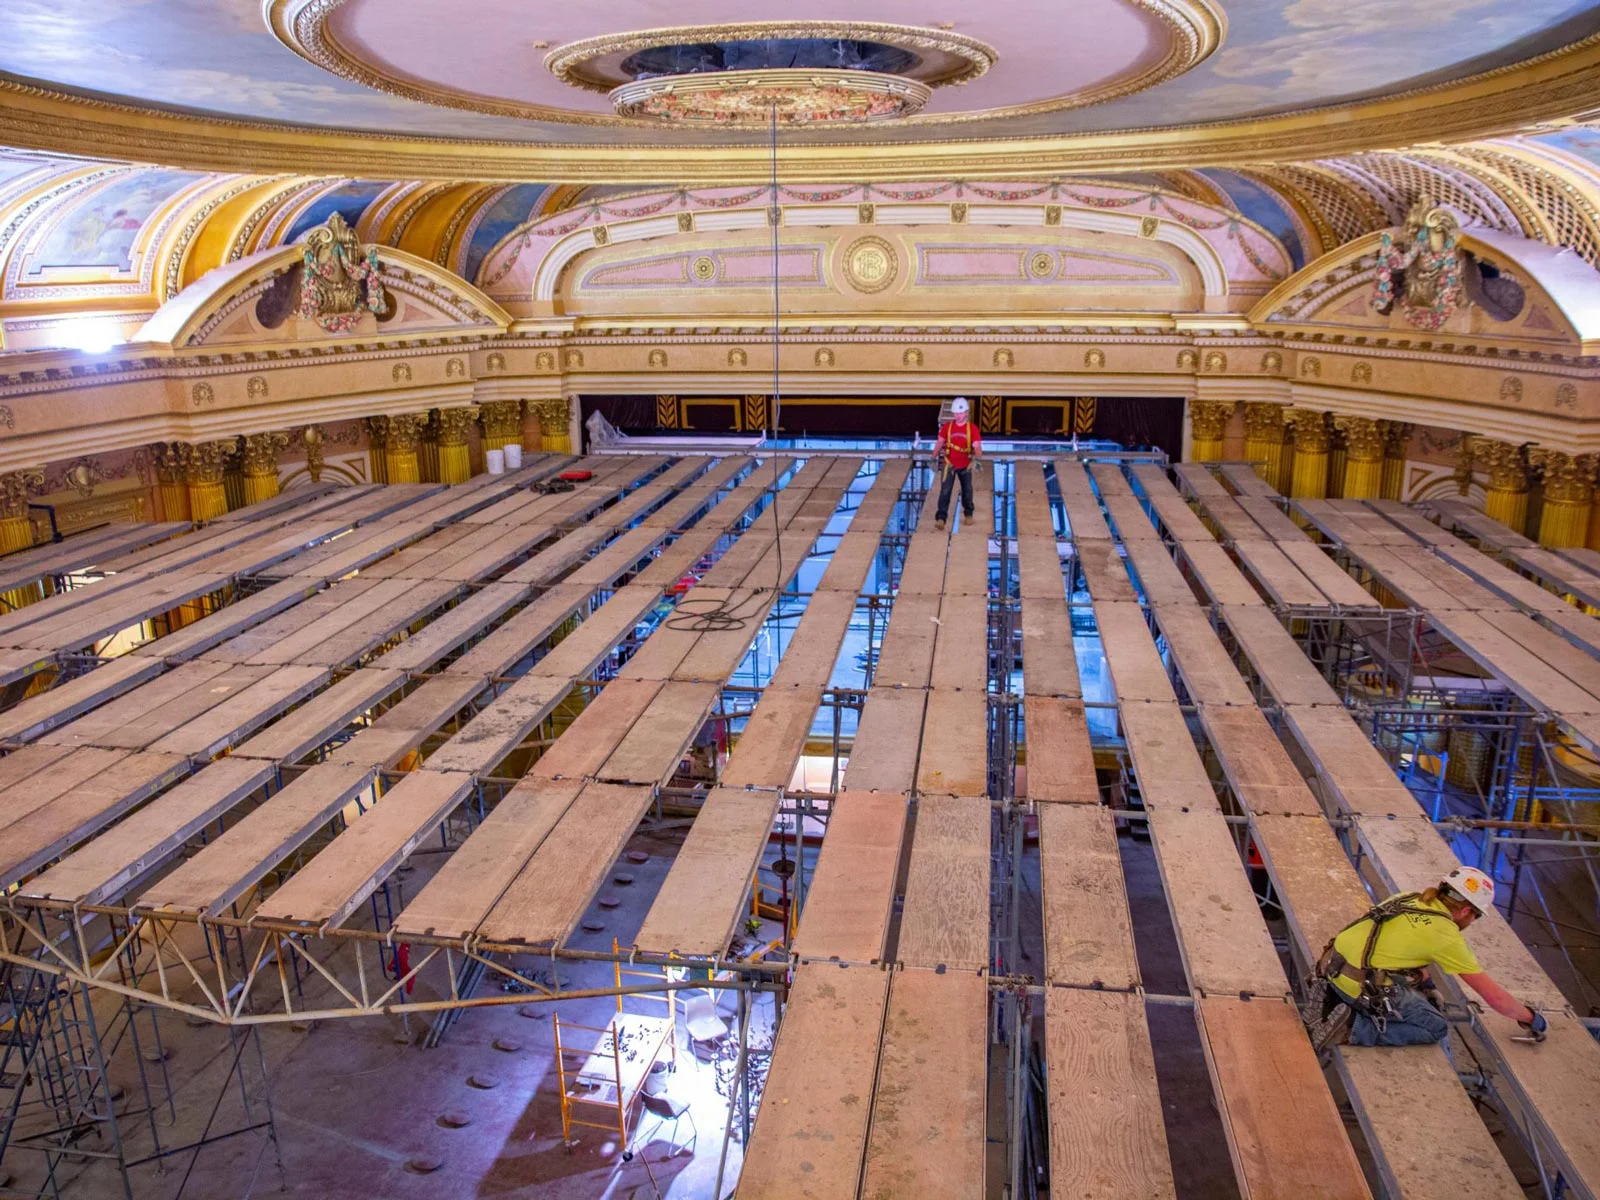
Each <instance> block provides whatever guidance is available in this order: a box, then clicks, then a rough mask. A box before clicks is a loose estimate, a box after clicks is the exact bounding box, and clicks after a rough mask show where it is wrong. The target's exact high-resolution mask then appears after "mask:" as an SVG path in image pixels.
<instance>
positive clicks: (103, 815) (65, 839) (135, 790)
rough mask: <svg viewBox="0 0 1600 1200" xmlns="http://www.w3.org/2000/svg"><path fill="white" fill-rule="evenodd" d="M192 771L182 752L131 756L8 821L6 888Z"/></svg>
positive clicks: (0, 856)
mask: <svg viewBox="0 0 1600 1200" xmlns="http://www.w3.org/2000/svg"><path fill="white" fill-rule="evenodd" d="M64 762H65V760H63V763H64ZM57 767H59V769H60V770H61V771H62V773H65V771H66V769H67V768H66V767H65V766H64V765H62V764H57ZM55 769H57V768H56V767H53V768H52V770H55ZM188 773H189V763H188V760H186V759H183V758H180V757H178V756H176V755H172V754H149V753H143V754H129V755H127V756H126V757H123V758H119V759H118V760H117V761H116V762H114V763H112V764H111V765H110V766H108V767H106V769H105V770H103V771H100V772H99V773H98V774H96V775H94V776H92V777H91V778H89V779H87V780H85V781H84V782H83V783H81V784H78V785H76V786H75V787H73V788H72V789H71V790H70V791H68V792H65V793H64V794H62V795H59V796H57V797H56V798H55V799H54V800H51V801H50V802H49V803H48V804H41V805H39V806H38V807H37V808H35V809H34V810H33V811H32V812H30V813H28V814H27V816H25V817H22V818H20V819H19V820H16V821H13V822H11V823H9V824H7V825H6V826H5V828H4V829H0V888H4V887H9V886H10V885H11V884H13V883H15V882H16V881H17V880H19V879H20V878H22V876H24V875H26V874H28V873H29V872H31V871H36V870H38V869H39V868H40V867H42V866H43V865H44V864H45V863H47V862H49V861H50V860H51V859H52V858H55V857H57V856H58V855H60V854H62V853H64V852H65V851H67V850H70V849H72V847H74V846H76V845H77V844H78V843H79V842H82V841H85V840H87V839H88V838H90V837H93V836H94V835H95V834H96V833H98V832H99V831H100V830H101V829H103V828H105V827H106V826H107V825H109V824H110V823H111V822H112V821H115V820H116V819H117V818H118V817H120V816H121V815H122V814H123V813H125V812H127V811H128V809H130V808H132V807H133V806H134V805H136V804H139V803H142V802H143V801H145V800H148V799H149V798H150V797H151V796H153V795H155V794H156V793H157V792H159V791H161V789H163V788H165V787H170V786H171V785H172V784H174V783H176V782H177V781H178V780H179V779H182V778H183V777H184V776H185V775H187V774H188Z"/></svg>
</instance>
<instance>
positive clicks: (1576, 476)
mask: <svg viewBox="0 0 1600 1200" xmlns="http://www.w3.org/2000/svg"><path fill="white" fill-rule="evenodd" d="M1528 466H1529V468H1530V469H1531V470H1532V471H1533V472H1534V473H1535V474H1537V475H1539V476H1540V478H1541V479H1542V480H1543V481H1544V498H1545V502H1546V503H1550V502H1552V501H1554V502H1556V503H1563V502H1564V503H1568V504H1586V503H1588V502H1589V501H1590V500H1591V499H1592V498H1593V496H1594V483H1595V467H1596V462H1595V456H1594V455H1593V454H1564V453H1562V452H1561V451H1559V450H1547V449H1545V448H1544V447H1542V446H1535V447H1532V448H1531V449H1529V451H1528Z"/></svg>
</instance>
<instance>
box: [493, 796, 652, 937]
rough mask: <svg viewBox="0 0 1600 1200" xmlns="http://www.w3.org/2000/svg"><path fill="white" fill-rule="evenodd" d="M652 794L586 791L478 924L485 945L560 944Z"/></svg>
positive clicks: (569, 931) (637, 821) (634, 827)
mask: <svg viewBox="0 0 1600 1200" xmlns="http://www.w3.org/2000/svg"><path fill="white" fill-rule="evenodd" d="M654 795H655V793H654V789H652V788H649V787H630V786H628V785H625V784H614V783H590V784H585V785H584V789H583V791H581V792H579V793H578V798H577V799H576V800H574V801H573V802H572V805H571V807H570V808H568V809H567V811H566V812H565V813H563V814H562V816H561V819H560V820H558V821H557V822H556V824H555V827H554V828H553V829H551V830H550V833H549V835H548V836H547V837H546V838H545V840H544V841H543V842H542V843H541V844H540V846H539V848H538V849H537V850H536V851H534V854H533V857H532V858H530V859H529V860H528V862H527V864H526V865H525V866H524V867H523V868H522V870H521V872H520V873H519V874H518V875H517V877H516V878H515V879H514V880H512V882H511V884H510V886H509V887H507V888H506V890H505V894H504V895H503V896H501V897H500V900H499V901H498V902H497V903H496V904H495V906H494V907H493V908H491V909H490V910H489V913H488V915H487V916H486V917H484V919H483V923H482V924H481V925H480V926H479V927H478V932H479V933H480V934H481V935H482V936H483V938H484V939H485V940H486V941H491V942H518V943H523V944H526V945H530V946H544V945H550V944H553V943H559V942H561V941H564V940H565V939H566V937H567V935H568V934H570V933H571V932H572V930H573V928H574V927H575V926H576V925H577V924H578V920H579V918H580V917H582V916H583V913H584V910H585V909H587V908H588V907H589V901H590V900H591V899H592V898H593V896H594V894H595V892H596V890H598V888H599V887H600V883H601V881H602V880H603V879H604V878H605V875H606V872H607V871H609V870H610V869H611V864H612V863H613V862H615V861H616V858H617V855H618V854H620V853H622V847H623V846H624V845H626V844H627V841H628V839H629V838H630V837H632V836H633V831H634V830H635V829H636V828H637V827H638V824H639V820H640V818H642V817H643V816H644V814H645V811H646V810H647V809H648V808H649V807H650V803H651V801H652V799H653V798H654Z"/></svg>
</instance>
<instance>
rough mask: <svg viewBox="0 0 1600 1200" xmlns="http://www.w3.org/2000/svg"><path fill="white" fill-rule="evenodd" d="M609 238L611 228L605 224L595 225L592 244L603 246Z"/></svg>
mask: <svg viewBox="0 0 1600 1200" xmlns="http://www.w3.org/2000/svg"><path fill="white" fill-rule="evenodd" d="M610 240H611V230H610V229H609V228H608V227H607V226H605V225H596V226H595V227H594V244H595V245H596V246H604V245H605V244H606V243H607V242H609V241H610Z"/></svg>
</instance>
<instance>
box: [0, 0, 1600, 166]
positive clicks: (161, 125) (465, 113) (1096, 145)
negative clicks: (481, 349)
mask: <svg viewBox="0 0 1600 1200" xmlns="http://www.w3.org/2000/svg"><path fill="white" fill-rule="evenodd" d="M850 7H851V16H852V19H853V20H852V25H857V24H859V25H860V26H861V29H860V30H859V31H858V32H857V33H856V34H855V35H854V36H856V37H857V38H858V39H860V40H863V41H866V42H871V43H873V44H875V45H878V46H880V47H887V48H889V49H890V50H903V51H906V52H907V53H909V54H910V55H911V57H912V58H915V59H916V60H917V61H916V62H915V63H914V64H912V65H911V66H909V67H905V68H904V71H903V74H904V76H905V77H906V78H907V79H910V80H912V81H914V82H915V83H916V85H917V87H919V88H920V87H923V86H926V87H928V88H929V89H930V91H929V92H928V94H927V95H926V97H925V98H924V97H922V96H920V95H919V96H918V99H919V100H923V99H925V103H923V106H922V111H921V113H920V114H919V115H916V116H912V117H910V118H908V119H904V120H894V121H885V122H881V123H862V124H846V125H829V126H828V127H827V128H823V129H814V130H813V129H805V130H800V131H795V132H793V133H791V134H790V135H789V139H788V141H787V143H786V147H787V148H786V154H787V156H788V174H789V177H790V178H794V179H802V178H803V179H806V180H810V181H820V180H826V179H837V178H849V177H852V176H860V175H865V174H868V173H869V168H870V173H872V174H873V175H874V176H875V177H880V178H897V179H907V178H929V177H939V176H943V177H947V178H950V177H963V178H983V177H988V178H995V177H1007V178H1027V177H1034V178H1037V177H1041V176H1044V177H1048V176H1049V175H1051V174H1054V173H1057V172H1060V171H1065V170H1074V171H1094V172H1096V173H1103V172H1106V171H1110V170H1128V169H1147V168H1150V167H1163V168H1171V167H1181V166H1196V165H1222V166H1232V165H1236V164H1239V163H1242V162H1248V161H1259V160H1262V159H1271V160H1276V161H1284V160H1299V159H1306V158H1309V157H1311V156H1313V155H1316V154H1319V153H1339V152H1344V151H1348V150H1359V149H1365V148H1368V147H1371V146H1397V145H1407V144H1416V143H1422V142H1429V141H1435V140H1443V139H1460V138H1470V137H1482V136H1487V135H1495V134H1503V133H1506V132H1510V131H1511V129H1510V128H1508V124H1507V122H1508V121H1511V122H1514V123H1515V124H1516V125H1520V126H1524V127H1526V126H1527V125H1528V124H1529V123H1531V122H1536V121H1541V120H1549V119H1554V118H1560V117H1569V116H1573V115H1578V114H1581V113H1582V112H1583V111H1584V110H1586V109H1587V108H1589V107H1592V106H1593V98H1594V96H1595V95H1597V94H1600V86H1597V82H1596V81H1597V79H1600V36H1596V35H1597V34H1600V6H1593V5H1588V4H1581V3H1573V0H1520V2H1519V3H1515V4H1512V3H1509V2H1507V0H1445V2H1444V3H1440V4H1434V5H1427V6H1424V5H1416V4H1410V5H1407V4H1394V3H1390V2H1388V0H1383V2H1380V0H1291V2H1289V3H1284V2H1283V0H1079V2H1076V3H1073V4H1062V3H1060V2H1059V0H990V2H989V3H987V4H984V5H981V6H973V7H964V8H957V9H951V10H941V9H939V7H938V5H932V6H930V5H928V4H927V3H925V2H924V0H917V2H916V3H912V0H868V2H866V3H859V4H855V5H852V6H850ZM688 8H689V11H687V12H685V13H683V14H681V16H682V18H683V24H684V26H685V27H683V28H670V29H662V28H661V26H663V24H664V23H665V22H664V20H663V12H664V10H663V9H662V7H661V6H660V5H659V4H658V3H655V2H653V0H608V2H607V3H605V4H600V5H596V4H590V5H551V4H544V5H536V6H530V5H528V4H526V3H523V2H522V0H265V3H264V4H263V0H10V2H8V3H7V4H5V5H3V6H0V72H3V73H4V75H5V76H7V77H9V80H10V84H9V87H8V91H9V94H8V95H7V97H6V103H5V104H4V105H3V106H0V139H3V140H4V141H6V142H8V143H9V144H12V145H17V146H27V147H30V148H41V149H51V150H64V151H71V152H76V153H83V154H98V155H102V156H105V157H116V156H117V155H119V154H129V153H132V154H135V155H137V156H139V157H141V158H144V159H146V160H149V161H155V162H161V163H164V164H169V165H174V166H182V167H190V168H198V169H212V170H215V169H245V170H263V169H270V170H283V171H312V172H317V173H326V174H337V173H341V172H343V173H351V174H368V175H373V176H378V177H382V176H385V175H387V176H389V177H401V176H413V177H428V178H439V179H459V180H463V181H468V180H475V179H482V180H503V181H507V182H514V181H516V180H519V179H529V178H559V179H569V180H590V181H595V182H599V181H602V180H628V181H631V182H635V183H640V184H643V183H655V184H663V183H667V184H671V183H679V182H686V181H685V180H684V178H683V176H684V172H685V170H686V169H689V170H692V171H693V172H694V178H693V179H692V180H688V181H687V182H694V183H707V184H709V183H717V182H723V183H726V182H739V181H749V180H754V179H759V178H760V177H761V175H762V174H763V173H764V171H765V168H766V163H765V155H764V153H763V150H762V146H761V144H760V141H761V135H760V133H758V132H752V131H748V130H746V131H741V130H738V129H732V128H709V129H708V128H706V127H704V126H705V123H704V122H702V123H701V124H700V125H699V126H697V127H694V128H675V127H672V126H670V125H663V124H662V123H661V122H660V121H658V120H627V119H622V118H619V117H618V116H617V115H616V109H615V105H614V104H613V101H612V99H611V98H610V97H609V96H608V95H607V94H606V92H607V90H608V89H609V88H610V87H612V86H615V85H618V84H619V83H626V81H627V79H628V77H629V74H630V71H629V69H627V67H626V64H627V62H628V61H629V59H630V57H631V56H633V55H635V54H637V53H638V52H639V51H640V50H641V49H650V48H652V47H653V48H655V49H657V50H659V49H660V48H662V47H665V46H670V45H678V46H680V47H681V46H691V47H692V46H700V45H715V44H725V43H727V42H729V41H730V40H738V39H741V38H743V39H751V38H756V39H759V38H764V37H770V36H786V37H791V36H803V35H806V34H807V31H808V27H809V26H816V28H815V29H812V30H811V32H813V33H817V34H820V35H822V36H825V37H832V36H837V35H839V34H840V31H839V29H838V28H837V25H838V22H837V20H836V18H837V16H838V12H837V9H835V8H832V7H829V6H824V5H818V4H814V3H811V2H810V0H804V2H801V3H797V4H792V5H789V6H786V7H785V9H784V10H783V13H784V21H783V28H782V29H781V30H777V31H776V32H775V30H774V26H773V25H772V23H771V13H772V9H771V6H770V5H768V4H765V3H762V2H761V0H697V2H696V3H695V4H693V5H691V6H688ZM679 15H680V14H679V13H677V12H676V11H674V13H673V16H674V17H678V16H679ZM825 18H835V20H834V21H833V22H832V23H831V24H830V23H829V22H827V21H826V20H825ZM707 26H712V27H715V28H713V29H710V30H708V29H707V28H705V27H707ZM875 53H876V52H875ZM869 57H870V56H869ZM676 61H680V62H681V61H687V60H685V59H682V58H680V59H678V60H676ZM873 61H879V60H878V59H876V58H874V59H873ZM883 61H887V60H883ZM649 69H650V68H649V67H648V64H646V65H645V66H640V65H639V64H638V63H635V64H634V68H633V69H632V73H633V74H635V75H637V74H638V73H639V72H640V71H644V72H646V73H648V70H649ZM963 77H965V79H966V81H965V82H958V80H961V79H962V78H963ZM636 82H637V81H636ZM735 82H736V81H735ZM679 99H680V100H681V97H679ZM719 99H720V100H723V101H725V100H726V99H727V97H726V96H723V97H720V98H719ZM675 103H676V101H675ZM669 107H670V106H669ZM913 107H914V106H913ZM636 108H638V110H639V111H642V112H646V113H649V114H651V115H659V109H660V106H659V105H658V106H656V108H655V109H652V108H650V107H649V106H636ZM688 144H695V145H714V146H719V147H721V148H722V151H723V152H722V153H719V154H714V155H704V156H696V157H695V158H694V159H692V160H687V161H686V160H685V159H684V158H683V157H682V155H681V152H680V148H681V147H682V146H684V145H688Z"/></svg>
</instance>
